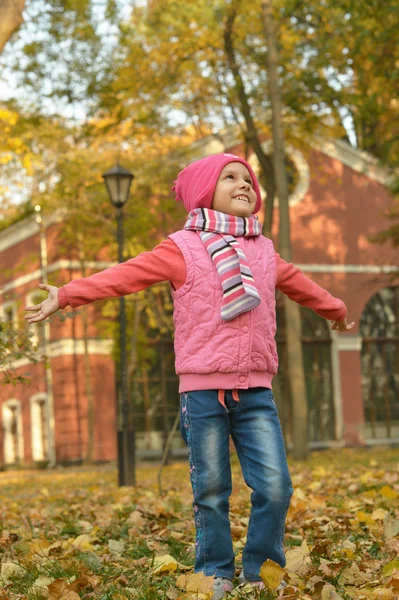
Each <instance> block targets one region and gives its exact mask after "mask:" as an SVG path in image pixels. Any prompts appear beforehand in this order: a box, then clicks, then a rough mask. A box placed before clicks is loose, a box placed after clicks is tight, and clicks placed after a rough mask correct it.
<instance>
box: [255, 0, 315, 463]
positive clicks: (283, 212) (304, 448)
mask: <svg viewBox="0 0 399 600" xmlns="http://www.w3.org/2000/svg"><path fill="white" fill-rule="evenodd" d="M262 13H263V14H262V17H263V23H264V28H265V36H266V39H267V47H268V52H267V71H268V79H269V96H270V102H271V105H272V122H273V168H274V176H275V181H276V188H277V193H278V198H279V217H280V219H279V224H280V234H279V250H280V253H281V256H282V257H283V258H284V259H285V260H287V261H288V262H291V260H292V258H291V254H292V252H291V235H290V215H289V202H288V181H287V173H286V168H285V152H284V134H283V127H282V122H281V112H282V105H281V95H280V89H279V84H278V51H277V42H276V38H275V31H276V22H275V19H274V16H273V11H272V3H271V0H262ZM284 308H285V318H286V324H287V327H286V331H287V357H288V372H289V379H290V387H291V398H292V407H293V411H292V417H293V419H292V424H293V427H292V430H293V431H292V437H293V454H294V458H296V459H298V460H304V459H306V458H307V457H308V454H309V447H308V431H307V423H308V405H307V397H306V384H305V374H304V368H303V352H302V341H301V315H300V309H299V306H298V304H295V303H294V302H291V300H290V299H289V298H288V297H287V296H285V297H284Z"/></svg>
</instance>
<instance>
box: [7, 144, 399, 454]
mask: <svg viewBox="0 0 399 600" xmlns="http://www.w3.org/2000/svg"><path fill="white" fill-rule="evenodd" d="M227 145H228V147H229V148H230V149H232V150H233V151H236V152H239V149H237V146H236V145H235V144H234V143H233V141H230V142H229V143H228V144H227ZM266 145H267V143H266ZM224 149H225V148H224V147H221V146H220V142H215V141H214V140H203V141H202V142H201V143H199V144H197V145H196V149H195V151H196V153H197V155H198V156H203V155H205V154H210V153H213V152H219V151H223V150H224ZM289 155H290V157H291V161H292V162H293V163H294V164H295V166H296V168H297V171H298V173H299V176H298V180H297V184H296V188H295V190H294V191H293V193H292V196H291V237H292V244H293V262H294V263H295V264H297V265H298V266H299V267H300V268H301V269H302V270H303V271H304V272H305V273H306V274H307V275H308V276H309V277H311V278H312V279H313V280H314V281H316V282H317V283H318V284H319V285H321V286H323V287H325V288H326V289H328V290H329V291H330V292H331V293H332V294H333V295H335V296H338V297H340V298H342V299H343V300H344V301H345V302H346V304H347V306H348V309H349V314H348V316H349V318H350V319H351V320H354V321H355V322H356V326H355V328H354V329H353V330H352V331H351V332H350V333H348V334H337V333H336V332H331V330H330V329H329V324H328V323H327V322H325V321H324V320H323V319H320V318H319V317H317V316H313V313H311V311H306V309H305V311H304V313H303V315H304V317H303V332H302V333H303V340H304V348H305V372H306V376H307V384H308V397H309V432H310V439H311V442H312V446H313V447H318V446H325V445H334V444H336V445H342V444H349V445H352V444H364V443H368V444H370V443H387V442H395V441H396V442H397V441H398V438H399V435H398V434H399V399H398V386H399V381H398V380H399V361H398V345H399V291H398V290H399V288H398V287H396V286H397V284H396V283H395V281H394V280H393V279H392V277H393V276H394V275H395V274H397V273H398V271H399V267H398V266H397V264H396V263H397V260H396V252H395V251H394V250H393V249H392V248H391V247H390V246H388V245H386V246H382V247H381V246H378V245H374V244H371V243H370V242H369V241H368V236H370V235H372V234H374V233H377V232H379V231H381V230H382V229H384V228H386V227H387V225H388V222H387V220H386V219H385V217H384V216H383V212H384V210H385V209H386V208H388V207H389V206H390V205H391V203H392V198H391V197H390V194H389V192H388V190H387V185H388V182H389V177H388V174H387V173H386V172H385V171H384V170H383V169H382V168H381V167H380V166H379V165H378V163H377V161H376V160H375V159H373V157H371V156H370V155H368V154H366V153H363V152H359V151H357V150H355V149H353V148H351V147H350V146H349V145H347V144H345V143H344V142H335V143H334V142H320V143H318V144H317V145H313V146H312V148H310V149H309V150H308V151H307V152H306V155H305V154H304V153H303V152H299V151H297V150H293V149H290V150H289ZM249 160H250V161H252V162H253V164H254V167H255V168H256V160H255V159H254V157H249ZM276 217H277V218H278V211H276ZM261 218H262V217H261ZM44 225H45V242H46V247H47V253H48V257H47V258H48V269H47V270H48V280H49V283H51V284H54V285H62V284H63V283H66V282H68V281H70V280H71V279H72V278H78V277H79V276H80V265H79V263H78V262H77V261H73V260H70V259H69V258H68V257H66V256H61V255H60V254H59V251H58V246H57V237H58V235H59V232H60V228H61V227H62V214H55V215H53V216H52V217H51V218H50V219H48V220H47V222H45V223H44ZM176 226H177V227H178V226H180V225H179V224H177V225H176ZM277 231H278V222H277V220H276V221H275V223H274V233H275V234H276V236H275V237H276V238H277ZM42 243H43V237H42ZM42 250H43V246H42ZM40 255H41V250H40V232H39V225H38V224H37V223H36V220H35V216H32V217H30V218H27V219H25V220H24V221H21V222H19V223H16V224H15V225H13V226H11V227H9V228H8V229H6V230H3V231H2V232H0V260H1V272H0V318H1V319H2V320H8V321H13V322H17V321H18V319H22V317H23V314H24V306H25V305H26V304H27V303H31V302H32V301H33V302H34V295H35V293H36V292H37V289H38V288H37V285H38V283H39V282H40V281H42V272H41V268H40ZM110 264H111V263H110V262H104V261H100V260H99V261H95V262H92V263H89V264H88V265H86V267H88V268H90V269H92V272H95V271H99V270H102V269H104V268H106V267H107V266H109V265H110ZM85 310H87V319H88V336H87V337H88V348H87V350H88V354H87V353H86V355H85V348H84V342H83V337H84V336H83V323H82V311H79V310H75V311H73V310H71V309H68V311H64V312H70V313H71V318H67V319H65V320H62V319H60V318H59V316H58V313H57V315H54V316H53V317H52V319H51V322H50V323H48V322H46V323H47V325H46V327H47V330H45V331H44V332H43V333H42V334H41V335H42V337H43V336H44V338H45V339H47V340H48V343H47V347H46V351H47V355H48V356H49V361H50V369H47V370H46V369H45V368H44V363H43V361H40V362H39V363H37V364H35V365H33V364H29V363H28V362H27V361H24V360H20V361H19V363H18V364H16V365H15V366H16V368H17V372H19V373H22V374H24V373H27V372H28V373H29V374H30V376H31V380H30V384H29V385H18V386H16V387H12V386H0V405H1V409H0V420H1V439H0V464H5V465H11V464H15V463H22V464H30V463H33V462H40V461H43V460H47V459H48V458H50V459H51V458H52V459H53V460H55V461H57V462H64V463H66V462H75V461H80V460H82V459H83V458H84V457H85V456H86V455H87V445H88V430H89V428H88V418H89V416H88V415H89V410H88V409H89V407H88V393H87V392H88V390H87V389H86V385H85V376H84V374H85V369H86V373H87V367H88V365H87V362H86V363H85V356H86V358H87V359H88V361H89V368H90V371H91V385H92V395H93V398H94V406H93V419H94V427H93V431H94V439H93V460H95V461H103V460H112V459H114V458H115V454H116V444H115V438H116V436H115V423H116V419H115V406H116V399H115V396H116V394H115V368H114V363H113V360H112V357H111V355H110V351H111V344H112V342H111V340H104V339H100V338H99V334H98V331H97V329H96V326H95V322H96V318H97V317H98V315H99V310H100V303H95V304H92V305H88V306H87V308H86V309H85ZM310 313H311V314H310ZM278 322H279V326H280V333H279V334H278V336H280V337H278V342H279V347H280V348H279V349H280V355H281V358H282V360H281V374H280V376H279V379H276V390H278V392H279V394H278V395H280V396H281V399H280V414H281V418H282V421H283V423H285V424H286V426H287V430H288V435H287V440H288V444H289V443H290V435H289V426H290V425H289V421H290V419H289V410H288V407H289V399H288V400H286V399H285V398H286V396H287V395H289V393H288V391H287V385H286V381H285V380H284V370H285V369H284V339H283V337H282V336H281V333H283V330H284V323H283V316H282V313H281V311H279V315H278ZM38 335H39V334H38ZM39 341H40V340H39ZM175 401H176V410H177V407H178V398H177V395H176V398H175ZM172 402H174V399H172ZM52 436H53V437H54V445H53V444H52ZM176 444H177V445H178V444H179V442H176Z"/></svg>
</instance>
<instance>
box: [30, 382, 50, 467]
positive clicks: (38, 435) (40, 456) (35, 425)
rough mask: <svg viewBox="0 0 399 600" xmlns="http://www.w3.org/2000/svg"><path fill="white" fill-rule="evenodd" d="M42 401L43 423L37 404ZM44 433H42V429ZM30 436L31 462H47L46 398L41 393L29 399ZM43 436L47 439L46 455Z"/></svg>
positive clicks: (45, 395)
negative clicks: (43, 408)
mask: <svg viewBox="0 0 399 600" xmlns="http://www.w3.org/2000/svg"><path fill="white" fill-rule="evenodd" d="M42 401H44V407H45V410H44V414H45V422H44V423H43V422H42V421H41V420H40V412H39V410H38V407H39V404H40V403H41V402H42ZM43 427H44V429H45V431H43V429H42V428H43ZM30 435H31V445H32V460H34V461H35V462H39V461H44V460H48V459H49V456H48V450H49V449H48V398H47V394H45V393H43V392H41V393H39V394H35V395H34V396H32V397H31V399H30ZM43 435H44V436H45V437H46V438H47V453H45V449H44V448H43Z"/></svg>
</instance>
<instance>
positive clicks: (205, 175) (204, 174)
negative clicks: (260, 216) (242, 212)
mask: <svg viewBox="0 0 399 600" xmlns="http://www.w3.org/2000/svg"><path fill="white" fill-rule="evenodd" d="M231 162H240V163H242V164H243V165H245V166H246V167H247V169H248V171H249V174H250V175H251V177H252V181H253V188H254V190H255V192H256V196H257V201H256V205H255V210H254V213H257V212H258V210H259V209H260V207H261V203H262V197H261V195H260V189H259V183H258V180H257V179H256V175H255V173H254V172H253V170H252V167H251V166H250V165H249V163H247V161H246V160H244V159H243V158H240V157H239V156H235V155H234V154H212V155H211V156H205V158H201V159H200V160H196V161H194V162H192V163H191V164H189V165H188V167H186V168H185V169H183V171H180V173H179V175H178V177H177V180H176V181H175V185H174V186H173V188H172V190H173V191H174V192H176V200H181V201H182V202H183V204H184V206H185V207H186V210H187V212H188V213H189V212H190V211H192V210H194V208H211V204H212V199H213V194H214V192H215V187H216V183H217V180H218V178H219V175H220V173H221V171H222V169H223V168H224V167H225V166H226V165H227V164H229V163H231Z"/></svg>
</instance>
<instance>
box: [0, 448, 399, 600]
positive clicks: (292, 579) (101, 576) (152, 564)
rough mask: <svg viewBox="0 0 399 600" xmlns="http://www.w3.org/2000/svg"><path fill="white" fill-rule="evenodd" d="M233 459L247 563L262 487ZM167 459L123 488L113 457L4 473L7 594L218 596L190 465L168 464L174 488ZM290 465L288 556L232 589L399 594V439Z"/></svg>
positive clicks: (236, 524) (326, 596)
mask: <svg viewBox="0 0 399 600" xmlns="http://www.w3.org/2000/svg"><path fill="white" fill-rule="evenodd" d="M232 464H233V477H234V489H233V494H232V497H231V524H232V536H233V540H234V549H235V552H236V563H237V574H238V571H239V570H240V567H241V552H242V549H243V547H244V545H245V539H246V538H245V536H246V529H247V525H248V518H249V511H250V490H249V489H248V488H247V487H246V486H245V483H244V482H243V480H242V476H241V473H240V469H239V464H238V461H237V457H236V456H233V457H232ZM158 470H159V466H158V465H153V464H141V465H139V467H138V470H137V481H138V485H137V487H136V488H126V487H125V488H118V487H117V483H116V481H117V474H116V470H115V468H114V467H112V466H102V467H90V468H89V467H80V468H68V469H61V468H57V469H55V470H53V471H9V472H3V473H0V527H1V530H0V557H1V572H0V573H1V575H0V587H1V591H0V599H1V600H5V599H10V600H14V599H21V600H22V599H26V600H39V599H40V600H41V599H43V598H48V599H49V600H61V599H62V600H79V598H82V599H87V600H88V599H89V598H98V599H100V600H111V599H115V600H130V599H132V600H133V599H135V600H136V599H137V600H152V599H155V598H157V599H158V598H165V599H169V600H178V599H181V600H183V599H193V598H201V599H204V600H208V599H209V598H210V597H211V594H210V589H211V587H212V580H213V578H205V577H203V576H202V574H195V575H194V573H193V563H194V525H193V519H192V504H191V502H192V499H191V489H190V484H189V473H188V465H187V463H186V462H177V463H173V464H171V465H169V466H167V467H165V469H164V471H163V474H162V483H163V488H164V493H163V495H162V496H160V495H159V490H158V482H157V476H158ZM290 471H291V476H292V480H293V485H294V490H295V491H294V495H293V498H292V501H291V507H290V510H289V514H288V521H287V534H286V540H285V541H286V554H287V567H286V569H285V570H284V572H282V570H281V569H280V568H279V567H278V566H277V565H274V564H273V563H268V564H267V563H265V564H264V568H263V569H262V578H263V580H264V581H265V583H266V584H267V588H266V590H262V591H260V590H257V591H254V590H253V588H250V587H249V586H246V587H245V586H244V587H243V586H241V587H238V586H236V588H235V590H234V591H233V592H232V593H231V594H230V595H229V596H228V597H229V598H265V599H266V598H267V599H271V598H274V597H276V596H277V595H278V594H280V597H282V598H285V599H288V598H292V599H294V598H303V599H309V598H311V599H316V600H339V599H340V598H341V599H343V600H346V599H348V600H349V599H352V598H356V599H362V598H366V599H367V598H374V599H382V600H385V599H386V600H395V599H399V558H398V555H399V451H398V449H361V450H349V449H344V450H335V451H325V452H318V453H314V454H312V456H311V458H310V460H309V461H308V462H306V463H293V462H290ZM282 577H284V579H285V581H286V582H287V583H288V586H287V587H286V588H285V590H284V591H280V592H278V594H276V593H274V592H273V588H276V587H277V585H278V583H279V581H280V579H281V578H282Z"/></svg>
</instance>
